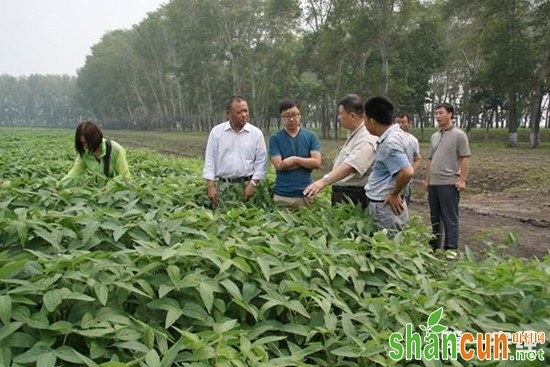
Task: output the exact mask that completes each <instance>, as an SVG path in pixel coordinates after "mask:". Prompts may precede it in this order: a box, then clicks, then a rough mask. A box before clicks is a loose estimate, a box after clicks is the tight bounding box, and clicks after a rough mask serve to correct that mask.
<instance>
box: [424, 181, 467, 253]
mask: <svg viewBox="0 0 550 367" xmlns="http://www.w3.org/2000/svg"><path fill="white" fill-rule="evenodd" d="M459 201H460V193H459V192H458V191H457V190H456V187H455V186H454V185H430V187H429V188H428V203H429V204H430V220H431V222H432V230H433V233H434V235H435V236H436V238H435V239H433V240H432V241H430V245H432V247H433V248H434V249H438V248H441V237H442V234H443V233H442V232H443V229H445V243H444V248H445V250H448V249H457V248H458V202H459Z"/></svg>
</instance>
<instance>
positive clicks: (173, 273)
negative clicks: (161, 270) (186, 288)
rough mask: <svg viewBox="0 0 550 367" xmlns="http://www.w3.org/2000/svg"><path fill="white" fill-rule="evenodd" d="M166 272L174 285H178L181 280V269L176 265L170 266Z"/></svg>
mask: <svg viewBox="0 0 550 367" xmlns="http://www.w3.org/2000/svg"><path fill="white" fill-rule="evenodd" d="M166 272H167V273H168V276H169V277H170V280H171V281H172V284H174V285H177V284H178V283H179V281H180V279H181V273H180V268H179V267H177V266H175V265H168V267H167V268H166Z"/></svg>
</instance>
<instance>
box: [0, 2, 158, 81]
mask: <svg viewBox="0 0 550 367" xmlns="http://www.w3.org/2000/svg"><path fill="white" fill-rule="evenodd" d="M167 1H168V0H0V75H1V74H10V75H13V76H22V75H29V74H35V73H36V74H69V75H76V69H78V68H80V67H82V66H83V65H84V61H85V59H86V55H88V54H89V53H90V47H91V46H92V45H94V44H95V43H97V42H98V41H99V40H100V39H101V37H102V36H103V35H104V34H105V33H106V32H108V31H111V30H115V29H121V28H131V27H132V25H134V24H137V23H139V22H140V21H141V20H142V19H143V18H145V17H146V16H147V13H148V12H151V11H154V10H156V9H158V8H159V7H160V5H162V4H165V3H167Z"/></svg>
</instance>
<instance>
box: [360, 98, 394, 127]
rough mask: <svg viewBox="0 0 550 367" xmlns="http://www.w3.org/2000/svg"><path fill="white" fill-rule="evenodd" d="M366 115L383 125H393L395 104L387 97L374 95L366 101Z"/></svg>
mask: <svg viewBox="0 0 550 367" xmlns="http://www.w3.org/2000/svg"><path fill="white" fill-rule="evenodd" d="M365 115H366V116H367V117H370V118H371V119H373V120H375V121H376V122H378V123H379V124H381V125H391V124H392V122H393V120H392V117H393V104H392V103H391V102H390V100H389V99H387V98H386V97H381V96H379V97H372V98H371V99H369V100H368V101H367V102H365Z"/></svg>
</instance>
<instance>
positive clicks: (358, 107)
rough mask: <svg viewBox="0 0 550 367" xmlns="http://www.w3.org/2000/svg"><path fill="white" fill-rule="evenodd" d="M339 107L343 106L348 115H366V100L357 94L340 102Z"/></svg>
mask: <svg viewBox="0 0 550 367" xmlns="http://www.w3.org/2000/svg"><path fill="white" fill-rule="evenodd" d="M338 106H342V107H343V108H344V110H346V112H348V113H352V112H353V113H356V114H358V115H360V116H363V115H364V114H365V100H364V99H363V97H361V96H359V95H357V94H348V95H345V96H344V97H342V99H341V100H340V101H338Z"/></svg>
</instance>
